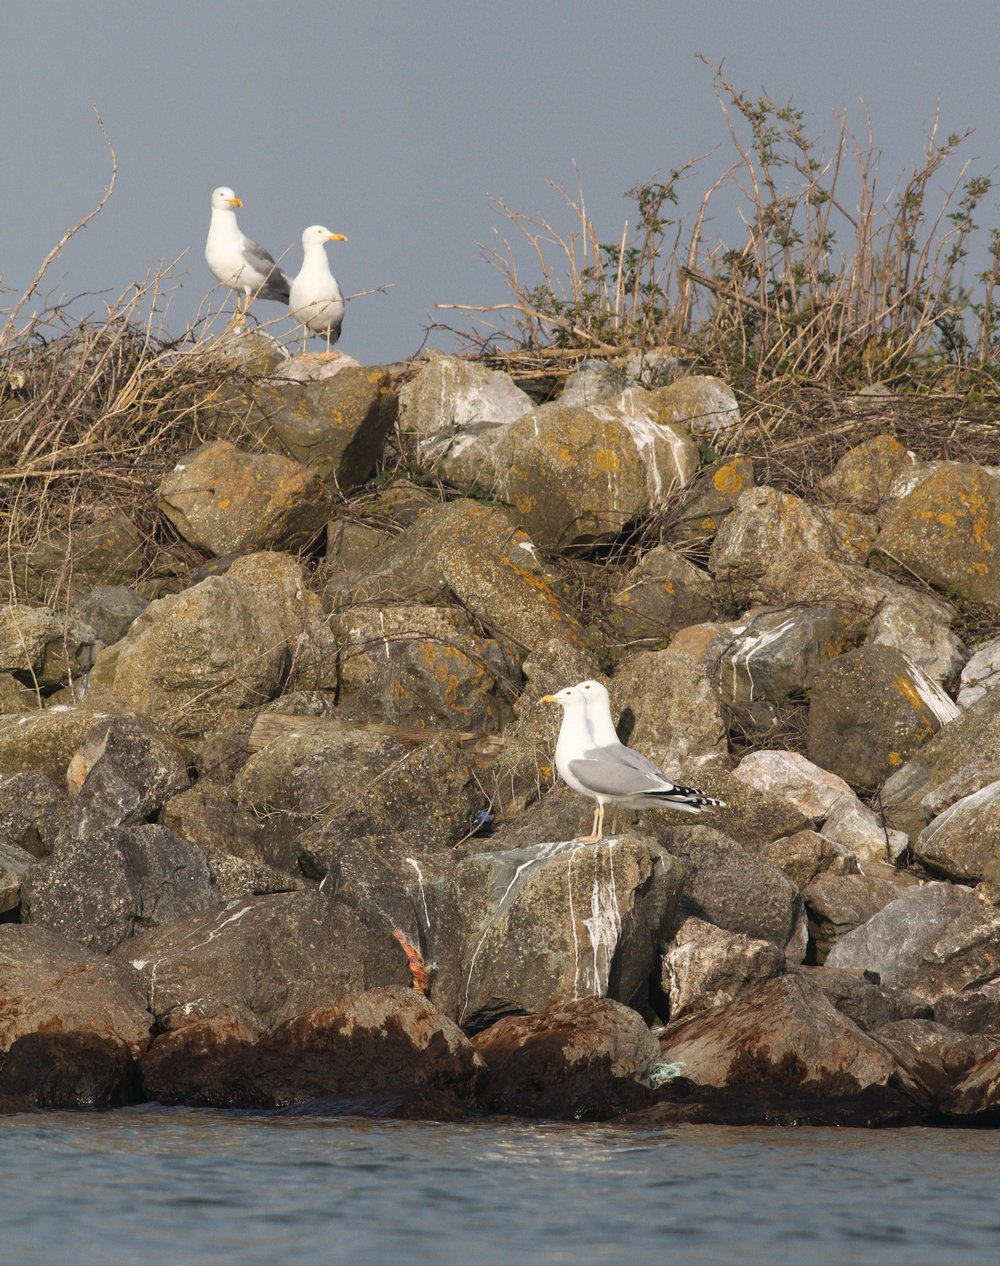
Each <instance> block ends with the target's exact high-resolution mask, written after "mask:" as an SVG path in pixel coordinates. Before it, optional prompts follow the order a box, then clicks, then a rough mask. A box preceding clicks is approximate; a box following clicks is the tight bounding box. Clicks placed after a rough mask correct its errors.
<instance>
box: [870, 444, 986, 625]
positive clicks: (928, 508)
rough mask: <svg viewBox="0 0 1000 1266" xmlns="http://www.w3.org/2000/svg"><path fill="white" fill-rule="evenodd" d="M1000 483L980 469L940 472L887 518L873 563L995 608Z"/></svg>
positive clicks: (944, 469) (951, 467) (970, 467)
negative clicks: (899, 570) (902, 571)
mask: <svg viewBox="0 0 1000 1266" xmlns="http://www.w3.org/2000/svg"><path fill="white" fill-rule="evenodd" d="M998 547H1000V478H998V477H997V476H995V475H993V474H991V473H990V472H989V471H987V470H985V469H984V468H983V467H981V466H973V465H970V464H968V463H955V464H953V465H952V464H948V465H945V466H942V467H941V468H940V469H939V470H937V471H935V473H934V474H932V475H931V476H930V477H929V478H927V479H925V480H924V481H923V482H922V483H921V484H919V485H918V487H917V488H915V489H914V490H913V492H911V493H910V494H909V495H908V496H906V497H904V498H903V499H902V500H901V501H899V502H898V503H897V504H896V505H895V506H894V507H893V508H892V510H891V511H890V512H889V514H888V515H887V516H886V518H885V521H884V523H883V525H882V531H881V532H880V533H879V536H878V540H877V541H876V542H875V548H874V550H873V562H876V563H878V564H879V565H881V566H884V567H886V568H888V569H893V568H902V569H904V570H905V571H907V572H909V573H911V574H912V575H916V576H919V577H920V578H921V579H922V580H926V581H927V582H928V583H929V584H932V585H935V586H937V587H938V588H939V589H943V590H944V591H945V592H946V593H953V594H958V595H959V596H960V597H963V598H967V599H969V600H970V601H972V602H983V603H986V604H987V605H988V606H1000V567H998V565H997V561H996V558H995V557H994V555H995V552H996V550H997V548H998Z"/></svg>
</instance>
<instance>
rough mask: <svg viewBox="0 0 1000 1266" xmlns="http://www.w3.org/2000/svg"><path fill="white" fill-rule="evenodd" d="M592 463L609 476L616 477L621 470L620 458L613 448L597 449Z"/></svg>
mask: <svg viewBox="0 0 1000 1266" xmlns="http://www.w3.org/2000/svg"><path fill="white" fill-rule="evenodd" d="M594 462H595V463H596V465H597V468H598V470H603V471H604V472H605V473H606V474H609V475H617V474H618V472H619V471H620V470H621V468H622V463H621V458H620V457H619V456H618V454H617V453H616V452H615V450H614V449H613V448H599V449H598V450H597V452H596V453H595V454H594Z"/></svg>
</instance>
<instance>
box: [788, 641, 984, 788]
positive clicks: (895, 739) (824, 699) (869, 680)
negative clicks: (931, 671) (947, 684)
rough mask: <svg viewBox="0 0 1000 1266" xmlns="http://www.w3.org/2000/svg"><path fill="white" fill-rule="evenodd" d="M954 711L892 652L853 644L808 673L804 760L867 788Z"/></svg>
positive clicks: (925, 679)
mask: <svg viewBox="0 0 1000 1266" xmlns="http://www.w3.org/2000/svg"><path fill="white" fill-rule="evenodd" d="M958 713H959V710H958V709H957V708H956V707H955V705H954V704H953V703H952V701H951V700H950V699H949V698H948V696H947V695H946V694H945V693H944V692H943V691H942V690H941V688H940V687H939V686H938V685H936V684H935V683H934V682H932V681H931V680H930V678H929V677H928V676H927V675H926V673H924V672H922V671H921V670H920V669H919V668H917V667H916V666H915V665H914V664H912V663H911V662H910V661H909V660H908V659H907V658H906V656H905V655H903V654H902V653H901V652H900V651H897V650H892V649H890V648H889V647H884V646H861V647H859V648H858V649H857V650H855V651H848V652H847V653H846V654H845V655H840V656H839V657H838V658H837V659H835V660H832V661H831V662H830V663H829V664H827V665H826V666H825V667H824V668H822V669H820V671H819V672H818V673H817V675H816V677H815V678H814V681H813V687H812V692H811V695H810V701H809V724H808V730H807V745H808V746H807V750H808V753H809V758H810V760H812V761H814V762H815V763H816V764H817V765H821V766H822V767H823V768H824V769H829V770H832V772H833V773H836V774H839V775H840V776H841V777H842V778H845V779H846V780H847V781H848V782H849V783H852V784H853V785H855V786H858V787H872V788H874V787H877V786H878V784H879V783H880V782H882V781H883V780H884V779H886V778H887V777H888V776H889V775H890V774H891V773H893V772H894V771H895V770H897V769H898V768H899V767H900V766H901V765H902V764H903V763H904V761H906V759H907V758H908V757H909V756H910V755H912V753H913V752H915V751H916V750H917V748H919V747H920V746H921V744H923V743H925V742H926V741H927V740H928V739H929V738H930V737H931V735H933V734H934V733H936V732H937V731H938V730H939V729H941V727H942V726H944V725H946V724H947V723H948V722H949V721H952V720H953V719H954V718H955V717H956V716H958Z"/></svg>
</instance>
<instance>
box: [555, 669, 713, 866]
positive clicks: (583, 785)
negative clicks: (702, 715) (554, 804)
mask: <svg viewBox="0 0 1000 1266" xmlns="http://www.w3.org/2000/svg"><path fill="white" fill-rule="evenodd" d="M584 684H587V685H594V684H598V683H584ZM587 702H588V695H587V694H585V693H584V691H583V690H581V689H580V687H579V686H567V687H566V688H565V689H564V690H560V691H558V692H557V693H556V694H554V695H544V696H543V697H542V703H558V704H559V706H560V707H561V708H562V710H563V719H562V726H561V727H560V730H559V738H558V740H557V741H556V758H555V759H556V769H557V770H558V771H559V775H560V777H561V778H562V780H563V782H565V783H566V784H567V785H568V786H570V787H572V788H573V790H574V791H578V792H579V793H580V794H581V795H582V796H589V797H590V798H591V800H596V801H597V808H596V809H595V810H594V825H593V828H592V830H591V833H590V835H584V836H581V838H580V842H581V843H582V844H597V843H599V842H600V841H601V840H602V839H603V837H604V806H605V805H607V804H618V805H621V806H622V807H623V808H625V809H681V810H683V812H685V813H701V812H702V811H703V810H705V809H712V808H718V809H722V808H725V802H724V801H722V800H716V799H715V798H714V797H713V796H706V795H705V793H704V792H703V791H698V789H697V788H695V787H684V786H681V784H680V783H676V782H673V781H672V780H671V779H670V778H668V777H667V775H666V774H664V773H663V772H662V770H660V769H658V768H657V767H656V766H655V765H654V764H653V762H652V761H651V760H649V758H648V757H646V756H643V755H642V753H641V752H636V751H633V750H632V748H631V747H626V746H625V744H624V743H619V742H618V739H617V736H616V737H615V741H614V742H613V743H607V744H605V745H603V746H601V745H600V744H598V743H597V741H596V739H595V738H594V731H593V729H592V728H591V724H590V722H589V721H588V719H587ZM608 718H609V720H610V710H609V714H608Z"/></svg>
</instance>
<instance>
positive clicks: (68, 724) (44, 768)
mask: <svg viewBox="0 0 1000 1266" xmlns="http://www.w3.org/2000/svg"><path fill="white" fill-rule="evenodd" d="M109 716H110V713H107V712H100V711H98V710H97V709H96V708H89V707H88V708H69V707H64V706H57V707H54V708H46V709H45V711H44V712H28V713H23V714H21V715H17V714H16V713H14V714H11V715H9V716H0V777H10V776H12V775H13V774H24V773H40V774H45V775H46V777H48V778H50V779H51V780H52V782H53V783H55V785H56V787H60V788H61V787H65V786H66V770H67V767H68V766H69V762H70V760H71V758H72V756H73V753H74V752H75V751H76V749H77V748H78V747H79V746H80V743H81V742H82V740H83V738H84V736H85V735H86V734H87V733H88V731H90V730H92V729H93V728H94V726H95V725H96V724H97V723H98V722H99V721H102V720H106V719H108V717H109Z"/></svg>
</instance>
